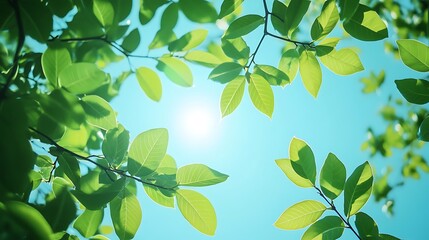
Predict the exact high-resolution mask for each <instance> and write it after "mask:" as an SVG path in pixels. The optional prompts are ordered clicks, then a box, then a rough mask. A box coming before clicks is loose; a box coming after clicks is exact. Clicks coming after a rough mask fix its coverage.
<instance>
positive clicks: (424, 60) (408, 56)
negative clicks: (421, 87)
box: [396, 39, 429, 72]
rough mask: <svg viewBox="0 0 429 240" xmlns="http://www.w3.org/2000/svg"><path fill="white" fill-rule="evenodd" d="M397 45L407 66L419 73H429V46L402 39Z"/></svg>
mask: <svg viewBox="0 0 429 240" xmlns="http://www.w3.org/2000/svg"><path fill="white" fill-rule="evenodd" d="M396 43H397V44H398V48H399V55H400V56H401V59H402V62H404V64H405V65H407V66H408V67H410V68H412V69H413V70H416V71H419V72H429V46H427V45H426V44H424V43H422V42H419V41H417V40H414V39H401V40H397V41H396Z"/></svg>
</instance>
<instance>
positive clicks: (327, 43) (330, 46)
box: [316, 38, 340, 57]
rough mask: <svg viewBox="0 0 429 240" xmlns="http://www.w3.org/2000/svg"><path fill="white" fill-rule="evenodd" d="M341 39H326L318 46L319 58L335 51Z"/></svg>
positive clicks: (317, 53)
mask: <svg viewBox="0 0 429 240" xmlns="http://www.w3.org/2000/svg"><path fill="white" fill-rule="evenodd" d="M339 41H340V39H339V38H325V39H323V40H322V41H321V42H320V43H319V44H317V46H316V55H317V56H318V57H321V56H324V55H326V54H329V53H331V52H332V51H334V49H335V46H337V44H338V42H339Z"/></svg>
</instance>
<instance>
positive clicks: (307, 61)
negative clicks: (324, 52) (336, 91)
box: [299, 51, 322, 98]
mask: <svg viewBox="0 0 429 240" xmlns="http://www.w3.org/2000/svg"><path fill="white" fill-rule="evenodd" d="M299 73H300V75H301V78H302V82H303V83H304V87H305V89H307V91H308V92H309V93H310V94H311V95H312V96H313V97H315V98H316V97H317V94H318V93H319V89H320V85H322V70H321V69H320V64H319V62H318V61H317V59H316V56H315V55H314V53H313V52H310V51H303V52H302V53H301V55H300V57H299Z"/></svg>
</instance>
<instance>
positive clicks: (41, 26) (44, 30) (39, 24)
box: [2, 0, 53, 43]
mask: <svg viewBox="0 0 429 240" xmlns="http://www.w3.org/2000/svg"><path fill="white" fill-rule="evenodd" d="M4 4H5V3H4ZM18 6H19V10H20V15H21V20H22V25H23V27H24V29H25V34H27V35H29V36H30V37H32V38H33V39H35V40H36V41H38V42H39V43H45V42H46V41H47V40H48V38H49V34H50V33H51V31H52V26H53V19H52V13H51V12H50V11H49V8H48V7H46V5H45V3H43V2H41V1H32V0H22V1H20V3H19V4H18ZM2 7H3V6H2Z"/></svg>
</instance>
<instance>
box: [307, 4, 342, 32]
mask: <svg viewBox="0 0 429 240" xmlns="http://www.w3.org/2000/svg"><path fill="white" fill-rule="evenodd" d="M339 18H340V16H339V14H338V9H337V6H336V5H335V0H328V1H326V2H325V3H324V4H323V7H322V13H321V14H320V16H318V17H317V18H316V20H314V22H313V25H312V26H311V38H312V39H313V40H319V39H322V38H324V37H326V35H328V34H329V33H330V32H331V31H332V30H333V29H334V28H335V25H337V22H338V20H339Z"/></svg>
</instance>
